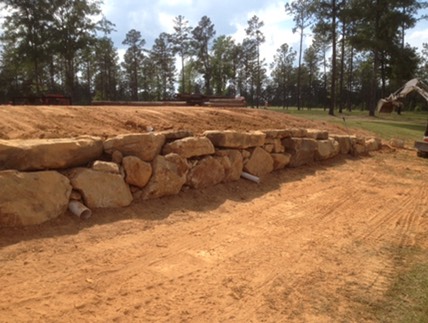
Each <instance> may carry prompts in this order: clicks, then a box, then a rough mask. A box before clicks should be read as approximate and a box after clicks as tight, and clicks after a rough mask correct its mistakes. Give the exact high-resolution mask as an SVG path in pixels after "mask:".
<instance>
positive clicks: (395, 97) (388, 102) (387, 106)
mask: <svg viewBox="0 0 428 323" xmlns="http://www.w3.org/2000/svg"><path fill="white" fill-rule="evenodd" d="M413 91H416V92H418V93H419V94H420V95H421V96H422V97H423V98H424V99H425V100H426V101H427V103H428V86H427V85H426V84H425V83H424V82H422V81H420V80H418V79H413V80H410V81H408V82H407V83H406V84H404V86H403V87H402V88H400V89H398V90H397V91H395V92H394V93H391V94H390V95H389V96H388V97H387V98H384V99H380V100H379V102H378V103H377V111H378V112H392V111H393V110H395V109H400V108H401V106H402V102H401V100H400V99H403V98H405V97H406V96H407V95H408V94H409V93H411V92H413ZM415 148H416V151H417V155H418V156H420V157H425V158H428V120H427V126H426V128H425V133H424V136H423V140H422V141H416V142H415Z"/></svg>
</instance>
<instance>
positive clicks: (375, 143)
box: [366, 138, 382, 152]
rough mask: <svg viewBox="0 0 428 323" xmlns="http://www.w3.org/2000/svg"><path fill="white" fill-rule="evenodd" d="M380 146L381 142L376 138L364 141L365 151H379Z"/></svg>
mask: <svg viewBox="0 0 428 323" xmlns="http://www.w3.org/2000/svg"><path fill="white" fill-rule="evenodd" d="M381 145H382V141H381V140H380V139H378V138H370V139H367V140H366V148H367V151H369V152H370V151H376V150H379V149H380V147H381Z"/></svg>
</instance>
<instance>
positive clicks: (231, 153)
mask: <svg viewBox="0 0 428 323" xmlns="http://www.w3.org/2000/svg"><path fill="white" fill-rule="evenodd" d="M216 155H218V156H225V157H227V159H228V160H229V164H227V163H222V164H223V167H224V172H225V178H224V181H225V182H232V181H237V180H239V179H240V178H241V174H242V170H243V169H244V158H243V157H242V154H241V153H240V152H239V151H238V150H234V149H225V150H218V151H217V152H216ZM248 157H249V156H248Z"/></svg>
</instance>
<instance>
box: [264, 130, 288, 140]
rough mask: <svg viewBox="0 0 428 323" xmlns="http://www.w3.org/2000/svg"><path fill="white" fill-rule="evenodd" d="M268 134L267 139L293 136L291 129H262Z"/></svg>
mask: <svg viewBox="0 0 428 323" xmlns="http://www.w3.org/2000/svg"><path fill="white" fill-rule="evenodd" d="M262 132H263V133H264V134H266V141H267V140H269V139H284V138H289V137H291V134H292V132H291V130H288V129H265V130H262Z"/></svg>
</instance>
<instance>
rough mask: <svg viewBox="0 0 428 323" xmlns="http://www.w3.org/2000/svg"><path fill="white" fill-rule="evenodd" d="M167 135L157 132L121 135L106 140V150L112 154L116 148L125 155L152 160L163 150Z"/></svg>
mask: <svg viewBox="0 0 428 323" xmlns="http://www.w3.org/2000/svg"><path fill="white" fill-rule="evenodd" d="M164 143H165V136H164V135H162V134H156V133H137V134H126V135H119V136H116V137H113V138H110V139H107V140H106V141H105V142H104V151H105V152H106V153H108V154H112V153H113V152H114V151H115V150H118V151H120V152H121V153H122V154H123V156H136V157H138V158H140V159H141V160H143V161H148V162H150V161H152V160H153V159H154V158H155V157H156V156H157V155H158V154H159V153H160V151H161V149H162V146H163V144H164Z"/></svg>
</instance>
